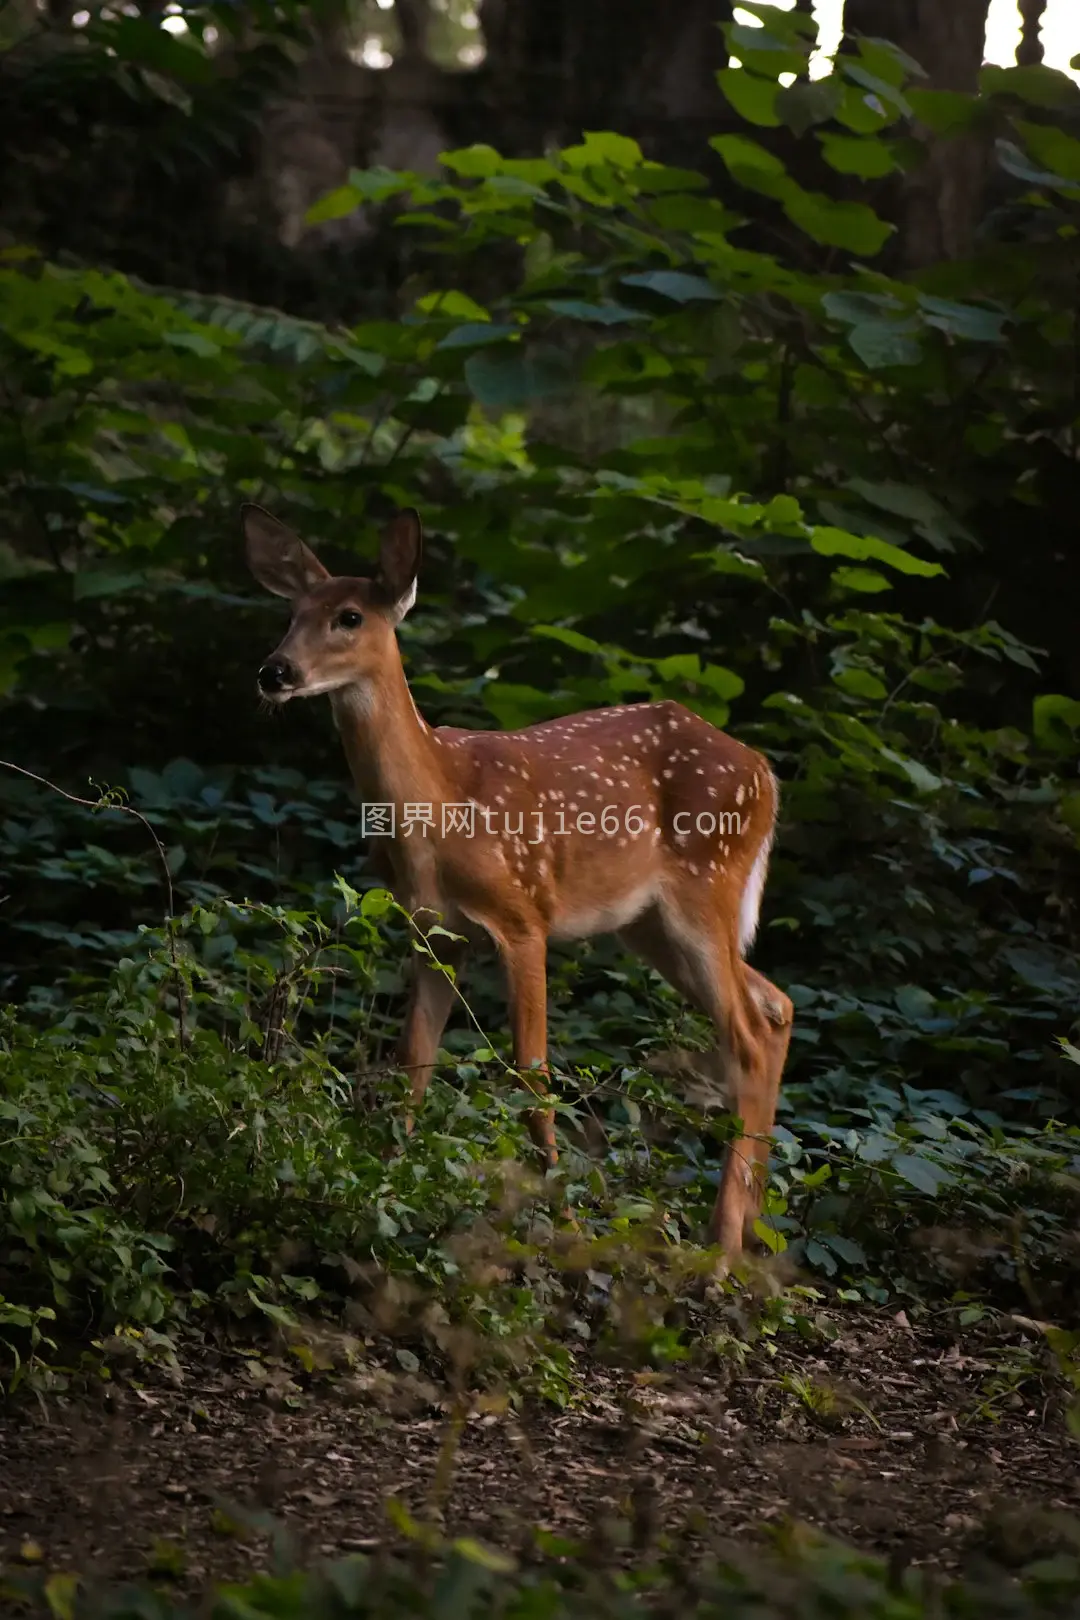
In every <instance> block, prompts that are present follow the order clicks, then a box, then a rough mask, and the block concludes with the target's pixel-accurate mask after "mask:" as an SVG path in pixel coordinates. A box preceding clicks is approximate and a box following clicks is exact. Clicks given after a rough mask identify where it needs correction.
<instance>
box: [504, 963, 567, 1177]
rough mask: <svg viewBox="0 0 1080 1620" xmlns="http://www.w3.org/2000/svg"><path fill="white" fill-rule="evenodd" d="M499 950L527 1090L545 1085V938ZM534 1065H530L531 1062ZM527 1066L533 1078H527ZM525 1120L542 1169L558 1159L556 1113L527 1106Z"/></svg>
mask: <svg viewBox="0 0 1080 1620" xmlns="http://www.w3.org/2000/svg"><path fill="white" fill-rule="evenodd" d="M500 950H501V955H502V959H503V964H504V966H505V968H506V979H507V987H508V989H509V992H510V1025H511V1030H512V1033H513V1041H514V1062H515V1064H516V1065H517V1067H518V1068H519V1069H521V1070H522V1071H523V1072H522V1078H523V1080H524V1081H525V1084H526V1085H527V1086H528V1087H529V1089H530V1091H535V1092H536V1093H537V1094H538V1095H542V1094H543V1093H544V1091H546V1089H547V1085H546V1082H547V1074H548V1066H547V942H546V940H545V939H544V936H543V935H542V934H527V935H521V936H518V937H515V938H512V939H508V940H505V941H502V942H501V943H500ZM534 1064H535V1065H537V1066H538V1067H537V1068H536V1069H533V1065H534ZM530 1070H532V1073H533V1076H534V1078H532V1079H530V1078H529V1075H530ZM526 1123H527V1124H528V1127H529V1134H530V1136H531V1137H532V1139H533V1141H534V1142H535V1143H536V1146H537V1149H538V1150H539V1153H540V1158H541V1161H542V1163H543V1166H544V1169H545V1170H550V1169H552V1168H553V1166H554V1165H555V1164H556V1163H557V1162H558V1157H559V1155H558V1153H557V1152H556V1149H555V1115H554V1113H553V1111H552V1110H551V1109H550V1108H535V1109H532V1110H530V1112H529V1115H528V1118H527V1121H526Z"/></svg>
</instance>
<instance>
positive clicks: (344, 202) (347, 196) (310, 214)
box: [304, 186, 364, 225]
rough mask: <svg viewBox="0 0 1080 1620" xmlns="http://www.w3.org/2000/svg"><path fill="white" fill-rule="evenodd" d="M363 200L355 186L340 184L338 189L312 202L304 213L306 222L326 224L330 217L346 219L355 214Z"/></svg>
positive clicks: (307, 223) (306, 223)
mask: <svg viewBox="0 0 1080 1620" xmlns="http://www.w3.org/2000/svg"><path fill="white" fill-rule="evenodd" d="M363 200H364V199H363V197H362V196H361V195H360V193H359V191H358V190H357V189H356V187H355V186H338V187H337V189H336V191H328V192H327V194H326V196H325V197H320V198H319V200H318V202H316V203H312V205H311V207H310V208H309V209H308V211H307V213H306V214H305V215H304V224H305V225H324V224H325V223H326V221H327V220H330V219H344V218H345V217H346V216H347V215H348V214H354V213H355V212H356V210H357V209H358V208H359V207H360V205H361V203H362V202H363Z"/></svg>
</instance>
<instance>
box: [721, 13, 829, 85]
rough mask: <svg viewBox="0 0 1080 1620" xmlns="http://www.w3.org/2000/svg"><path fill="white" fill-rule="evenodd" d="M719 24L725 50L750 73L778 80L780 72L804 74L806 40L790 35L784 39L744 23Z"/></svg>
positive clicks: (807, 46) (766, 29) (767, 30)
mask: <svg viewBox="0 0 1080 1620" xmlns="http://www.w3.org/2000/svg"><path fill="white" fill-rule="evenodd" d="M720 27H721V29H722V31H723V35H724V38H725V40H726V41H727V47H728V51H729V52H730V54H731V55H732V56H734V57H735V58H736V59H737V60H738V61H739V62H741V63H742V65H743V67H744V68H748V69H749V70H750V72H752V73H760V74H762V75H763V76H765V77H767V78H773V79H779V77H780V75H781V73H796V74H798V73H805V71H806V63H807V58H808V56H809V53H810V42H809V40H803V39H800V38H799V37H798V36H797V35H791V34H788V36H787V37H786V38H785V37H783V36H782V35H780V34H774V33H772V32H771V31H770V30H769V29H768V28H751V27H748V26H747V24H746V23H738V22H736V23H721V25H720Z"/></svg>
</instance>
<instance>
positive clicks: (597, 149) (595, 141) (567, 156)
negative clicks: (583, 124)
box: [559, 130, 645, 169]
mask: <svg viewBox="0 0 1080 1620" xmlns="http://www.w3.org/2000/svg"><path fill="white" fill-rule="evenodd" d="M559 156H560V157H561V158H562V160H563V162H564V163H565V164H567V165H568V166H569V167H570V168H572V169H584V168H598V167H603V166H604V165H608V166H610V167H611V168H613V169H637V168H640V167H641V165H642V164H643V163H644V162H645V157H644V154H643V153H642V150H641V147H640V146H639V145H638V143H637V141H635V140H632V139H631V137H630V136H629V135H616V134H614V133H613V131H611V130H586V132H585V138H584V140H583V141H582V143H581V145H580V146H568V147H566V148H565V149H564V150H563V151H562V152H560V153H559Z"/></svg>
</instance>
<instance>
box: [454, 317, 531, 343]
mask: <svg viewBox="0 0 1080 1620" xmlns="http://www.w3.org/2000/svg"><path fill="white" fill-rule="evenodd" d="M520 336H521V327H520V326H500V325H498V324H496V322H494V321H466V322H465V324H464V325H463V326H455V327H454V330H453V331H452V332H447V334H446V336H445V337H444V338H440V339H439V341H438V343H437V344H436V345H435V347H436V348H437V349H475V348H478V347H479V346H480V345H481V344H482V343H505V342H507V341H508V340H509V339H512V338H518V337H520Z"/></svg>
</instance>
